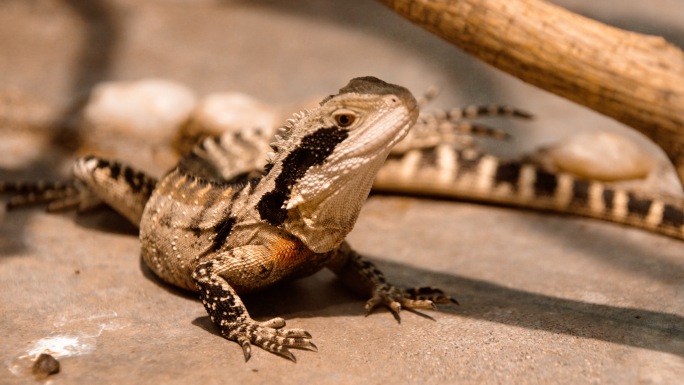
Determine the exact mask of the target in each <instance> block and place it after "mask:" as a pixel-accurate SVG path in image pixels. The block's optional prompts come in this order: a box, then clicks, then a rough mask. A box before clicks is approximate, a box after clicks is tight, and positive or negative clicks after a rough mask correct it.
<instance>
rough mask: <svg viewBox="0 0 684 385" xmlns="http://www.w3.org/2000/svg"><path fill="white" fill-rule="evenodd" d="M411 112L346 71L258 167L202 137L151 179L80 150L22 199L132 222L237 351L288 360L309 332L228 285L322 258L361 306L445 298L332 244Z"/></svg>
mask: <svg viewBox="0 0 684 385" xmlns="http://www.w3.org/2000/svg"><path fill="white" fill-rule="evenodd" d="M417 116H418V107H417V103H416V100H415V99H414V97H413V95H411V93H410V92H409V91H408V90H406V89H405V88H403V87H399V86H396V85H392V84H388V83H385V82H383V81H381V80H379V79H376V78H372V77H364V78H356V79H353V80H351V81H350V82H349V84H348V85H347V86H345V87H344V88H342V89H340V92H339V93H338V94H336V95H332V96H329V97H327V98H325V99H324V100H323V101H322V102H321V104H320V106H319V107H318V108H315V109H312V110H309V111H305V112H303V113H301V114H296V115H295V118H294V119H292V120H291V121H290V122H289V124H288V126H286V127H285V128H283V129H281V130H280V131H279V136H278V137H277V138H276V141H275V142H273V143H272V144H271V146H272V148H273V150H274V152H273V153H272V154H270V156H269V157H270V159H269V160H268V163H267V164H266V166H265V170H264V172H263V175H252V176H250V177H245V178H241V177H239V176H238V177H235V178H232V179H230V178H227V177H226V176H227V175H229V174H230V172H229V171H226V170H222V168H224V167H225V166H226V165H227V164H228V163H226V162H222V161H220V159H222V158H227V156H226V154H223V155H221V154H218V155H217V153H216V151H211V150H210V151H209V152H210V153H211V154H213V155H215V157H214V158H207V157H202V156H198V154H201V153H202V151H204V150H206V144H205V148H200V149H199V150H198V151H196V152H193V153H191V154H190V155H188V156H187V157H186V158H184V159H183V160H181V161H180V162H179V164H178V166H177V167H175V168H174V169H173V170H171V171H170V172H169V173H168V174H167V175H166V176H164V177H163V178H162V179H161V180H159V181H158V182H157V181H156V180H155V179H154V178H151V177H149V176H147V175H145V174H143V173H140V172H137V171H135V170H133V169H132V168H130V167H128V166H125V165H123V164H121V163H119V162H116V161H108V160H104V159H99V158H96V157H85V158H81V159H79V160H78V161H77V162H76V164H75V167H74V174H75V176H76V179H75V180H74V181H72V182H71V183H67V184H58V185H49V184H45V185H41V186H34V187H40V188H36V189H34V195H33V196H32V197H29V198H27V200H28V201H31V200H33V201H39V200H43V201H48V202H51V205H53V206H55V207H56V208H62V207H74V206H78V207H80V208H87V207H90V206H92V205H95V204H98V203H102V202H103V203H105V204H107V205H109V206H111V207H112V208H114V209H115V210H117V211H118V212H119V213H121V214H122V215H124V216H125V217H126V218H128V219H129V220H130V221H131V222H132V223H133V224H134V225H136V226H139V228H140V241H141V249H142V256H143V259H144V261H145V263H146V264H147V265H148V267H150V269H151V270H152V271H153V272H154V273H155V274H156V275H157V276H158V277H159V278H161V279H162V280H164V281H166V282H168V283H170V284H173V285H176V286H178V287H181V288H184V289H188V290H192V291H196V292H197V293H198V294H199V297H200V299H201V300H202V303H203V304H204V307H205V309H206V310H207V312H208V313H209V316H210V317H211V320H212V322H213V323H214V325H215V326H216V327H217V328H218V329H219V331H220V332H221V334H222V335H223V336H224V337H225V338H227V339H229V340H233V341H236V342H238V343H239V344H240V345H241V347H242V350H243V353H244V356H245V360H247V359H249V358H250V356H251V345H256V346H259V347H261V348H263V349H265V350H267V351H270V352H272V353H275V354H278V355H281V356H283V357H285V358H288V359H291V360H293V361H294V360H295V358H294V355H293V354H292V353H291V352H290V349H292V348H298V349H310V350H315V349H316V346H315V345H314V344H313V342H312V341H311V335H310V334H309V333H308V332H306V331H304V330H302V329H285V328H284V326H285V321H284V320H283V319H282V318H274V319H272V320H269V321H266V322H257V321H255V320H253V319H252V318H251V317H250V316H249V313H248V311H247V309H246V308H245V305H244V304H243V302H242V301H241V299H240V297H239V296H240V294H242V293H246V292H250V291H253V290H258V289H261V288H264V287H267V286H270V285H272V284H274V283H277V282H280V281H282V280H286V279H294V278H299V277H302V276H306V275H310V274H313V273H315V272H316V271H318V270H320V269H322V268H324V267H327V268H330V269H331V270H332V271H333V272H335V273H336V274H337V275H338V276H339V277H340V278H341V279H342V280H343V282H344V283H345V284H346V285H348V286H350V287H352V288H353V289H354V290H356V291H357V292H360V293H363V294H365V295H368V296H369V297H370V298H371V299H370V300H369V301H368V302H367V303H366V312H367V313H370V312H371V311H372V310H373V308H375V307H376V306H378V305H382V306H387V307H388V308H389V309H390V310H391V311H392V312H393V313H394V315H395V317H398V313H399V311H400V310H401V309H402V307H404V308H416V309H431V308H434V307H435V303H448V302H455V300H453V299H451V298H449V297H447V296H445V295H444V294H443V293H442V292H441V291H440V290H438V289H432V288H420V289H400V288H398V287H395V286H394V285H391V284H389V283H388V282H387V281H386V280H385V278H384V276H383V275H382V273H381V272H380V271H379V270H378V269H377V268H376V267H375V266H374V265H373V264H372V263H371V262H369V261H367V260H365V259H364V258H363V257H361V256H360V255H359V254H358V253H356V252H354V251H353V250H352V249H351V248H350V247H349V245H348V244H346V243H345V242H344V239H345V237H346V235H347V234H348V233H349V232H350V231H351V230H352V227H353V225H354V223H355V222H356V219H357V216H358V214H359V211H360V209H361V206H362V205H363V202H364V201H365V199H366V198H367V196H368V193H369V191H370V189H371V185H372V182H373V179H374V177H375V175H376V173H377V171H378V170H379V169H380V167H381V166H382V164H383V162H384V161H385V159H386V157H387V155H388V154H389V152H390V150H391V148H392V147H393V146H394V145H395V144H396V143H397V142H398V141H399V140H401V139H402V138H403V137H404V136H405V135H406V134H407V133H408V131H409V129H410V128H411V126H412V125H413V124H414V123H415V121H416V119H417ZM238 170H239V171H241V170H240V167H238ZM12 189H13V188H12V187H11V186H10V185H3V186H0V190H5V191H11V190H12ZM27 189H28V188H27ZM14 190H15V191H17V192H20V191H21V190H22V186H19V185H15V186H14ZM15 203H16V202H15Z"/></svg>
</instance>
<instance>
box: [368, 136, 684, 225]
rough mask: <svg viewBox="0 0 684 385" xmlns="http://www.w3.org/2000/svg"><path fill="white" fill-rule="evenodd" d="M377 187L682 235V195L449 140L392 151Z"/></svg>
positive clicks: (376, 184)
mask: <svg viewBox="0 0 684 385" xmlns="http://www.w3.org/2000/svg"><path fill="white" fill-rule="evenodd" d="M373 189H374V190H376V191H385V192H394V193H397V192H400V193H411V194H420V195H433V196H443V197H450V198H457V199H467V200H476V201H482V202H492V203H497V204H504V205H511V206H519V207H523V208H533V209H540V210H549V211H555V212H560V213H568V214H575V215H581V216H586V217H591V218H597V219H602V220H606V221H610V222H615V223H620V224H625V225H629V226H633V227H637V228H642V229H645V230H649V231H652V232H655V233H659V234H663V235H667V236H670V237H674V238H679V239H684V200H677V199H671V200H670V199H668V200H667V201H666V200H665V199H660V198H650V197H645V196H642V195H640V194H637V193H635V192H632V191H628V190H623V189H619V188H614V187H611V186H608V185H606V184H603V183H601V182H597V181H588V180H583V179H578V178H576V177H574V176H572V175H570V174H566V173H551V172H548V171H545V170H543V169H541V168H540V167H538V166H536V165H535V164H532V163H524V162H517V161H510V162H509V161H502V160H500V159H498V158H497V157H495V156H491V155H486V154H482V153H479V152H478V151H475V150H473V149H466V150H459V149H456V148H454V147H453V146H449V145H440V146H437V147H434V148H426V149H416V150H411V151H408V152H407V153H405V154H401V155H392V156H390V158H388V160H387V163H386V164H385V165H384V166H383V168H382V169H381V170H380V172H379V173H378V175H377V177H376V179H375V183H374V185H373Z"/></svg>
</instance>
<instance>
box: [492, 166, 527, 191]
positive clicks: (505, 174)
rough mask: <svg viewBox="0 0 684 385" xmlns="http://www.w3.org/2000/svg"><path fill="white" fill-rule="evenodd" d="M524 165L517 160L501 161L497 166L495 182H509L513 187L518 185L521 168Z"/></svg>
mask: <svg viewBox="0 0 684 385" xmlns="http://www.w3.org/2000/svg"><path fill="white" fill-rule="evenodd" d="M521 168H522V165H521V164H520V163H517V162H511V163H500V164H499V167H497V168H496V174H495V175H494V182H495V183H496V185H497V186H498V185H499V184H501V183H507V184H510V185H512V186H513V187H518V180H519V179H520V169H521Z"/></svg>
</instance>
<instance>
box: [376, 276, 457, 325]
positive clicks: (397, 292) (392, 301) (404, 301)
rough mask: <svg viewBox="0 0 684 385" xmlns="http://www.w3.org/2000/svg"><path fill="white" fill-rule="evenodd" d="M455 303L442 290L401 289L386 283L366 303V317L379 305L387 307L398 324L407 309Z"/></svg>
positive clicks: (434, 307)
mask: <svg viewBox="0 0 684 385" xmlns="http://www.w3.org/2000/svg"><path fill="white" fill-rule="evenodd" d="M446 303H455V304H457V305H458V301H456V300H455V299H454V298H451V297H449V296H448V295H446V294H444V292H443V291H442V290H440V289H435V288H432V287H420V288H411V289H401V288H398V287H396V286H394V285H391V284H388V283H385V284H382V285H380V286H378V287H377V288H376V289H375V292H374V294H373V297H372V298H371V299H369V300H368V302H366V316H368V315H369V314H370V313H372V312H373V309H375V308H376V307H377V306H379V305H383V306H385V307H387V308H388V309H389V310H390V311H391V312H392V315H393V316H394V318H396V320H397V322H400V321H401V318H400V317H399V312H400V311H401V309H402V308H407V309H437V304H446Z"/></svg>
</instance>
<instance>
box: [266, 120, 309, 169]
mask: <svg viewBox="0 0 684 385" xmlns="http://www.w3.org/2000/svg"><path fill="white" fill-rule="evenodd" d="M308 115H309V111H308V110H302V111H300V112H295V113H294V114H292V117H291V118H290V119H288V120H287V123H286V124H285V125H284V126H281V127H278V129H277V130H276V133H275V136H274V138H273V139H274V141H273V142H271V143H270V144H269V145H270V146H271V149H272V150H273V151H272V152H269V153H268V154H266V156H267V161H268V163H269V164H270V163H272V162H273V159H274V158H275V155H276V153H278V152H279V151H280V150H282V149H284V148H285V147H286V146H285V144H286V143H287V141H288V139H289V138H290V136H291V134H292V130H293V129H294V128H295V126H296V125H297V123H298V122H300V121H301V120H302V119H304V118H305V117H307V116H308Z"/></svg>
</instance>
